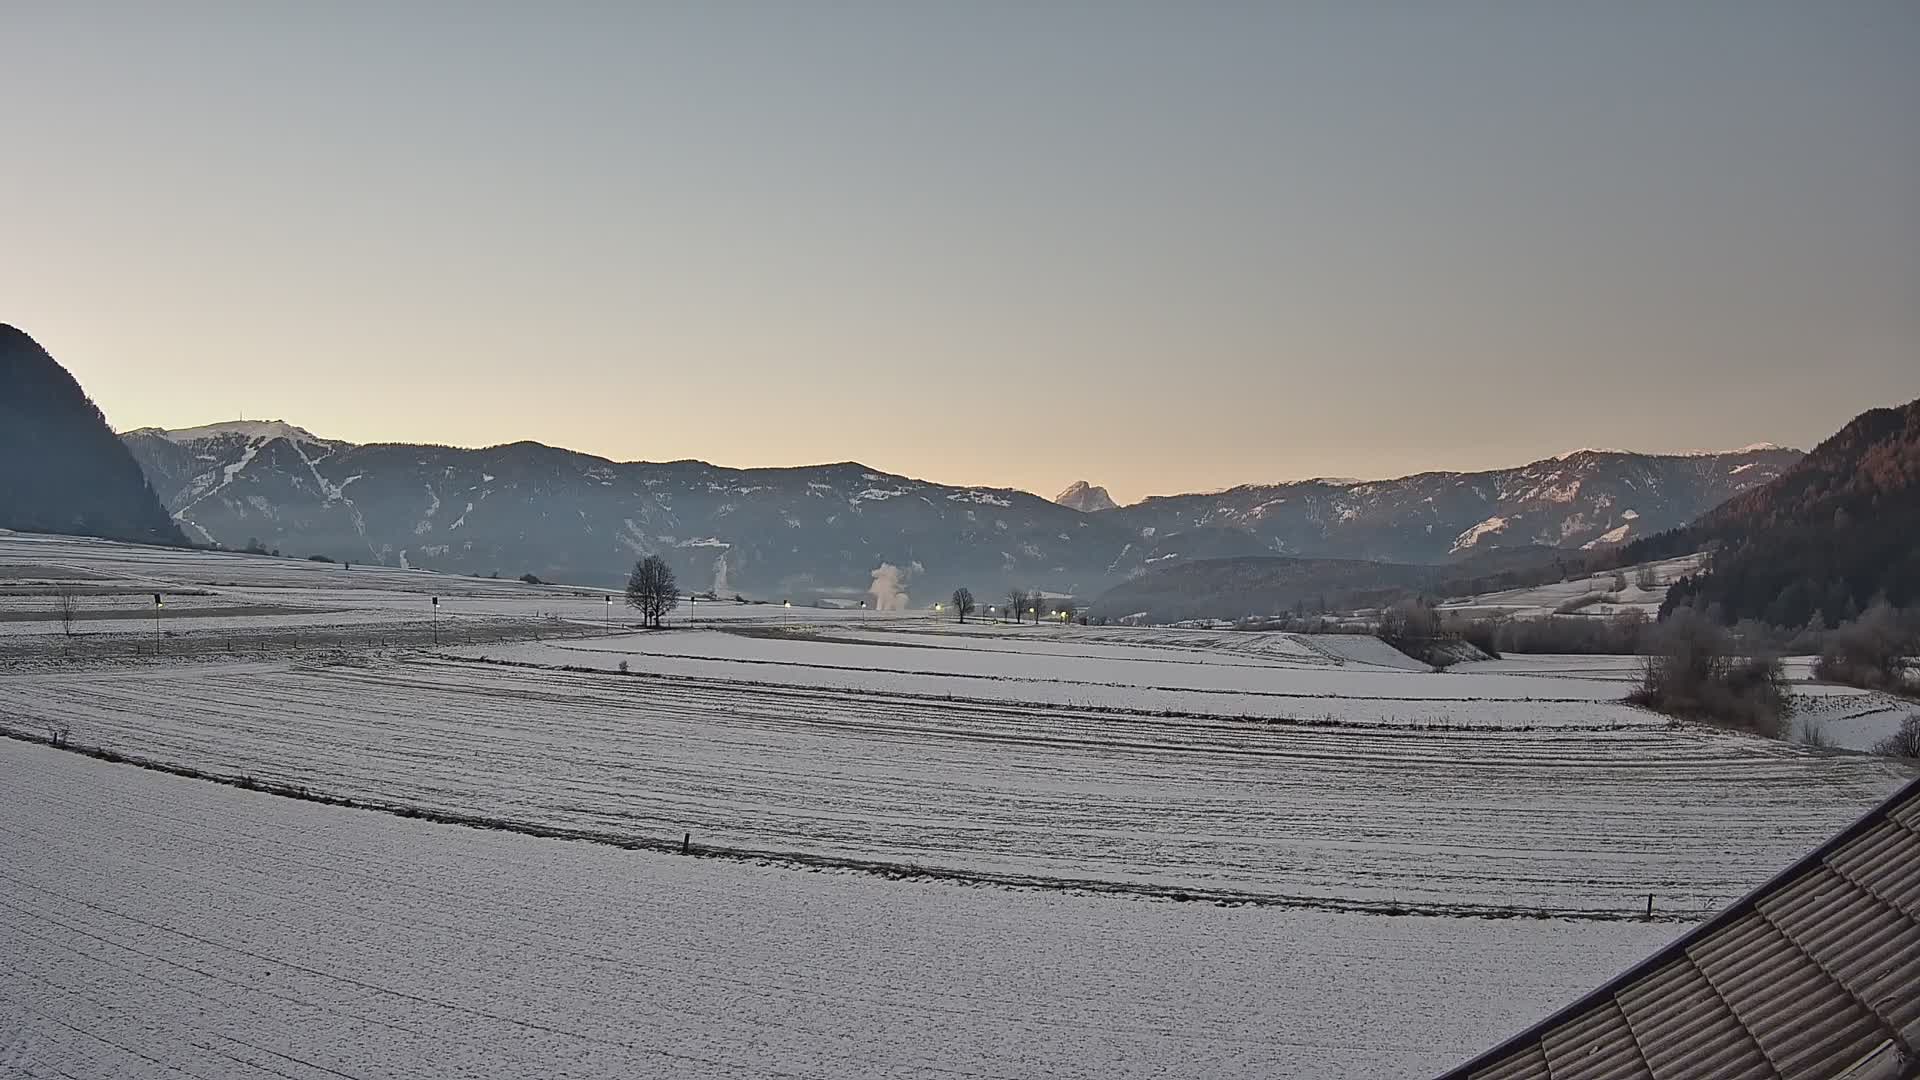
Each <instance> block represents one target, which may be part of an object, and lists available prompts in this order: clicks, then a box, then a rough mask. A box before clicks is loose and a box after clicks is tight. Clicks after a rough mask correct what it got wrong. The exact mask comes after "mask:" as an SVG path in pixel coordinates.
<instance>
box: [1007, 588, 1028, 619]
mask: <svg viewBox="0 0 1920 1080" xmlns="http://www.w3.org/2000/svg"><path fill="white" fill-rule="evenodd" d="M1026 613H1027V590H1025V589H1008V590H1007V614H1009V615H1011V616H1013V621H1014V622H1019V621H1020V620H1021V618H1022V617H1023V616H1025V615H1026Z"/></svg>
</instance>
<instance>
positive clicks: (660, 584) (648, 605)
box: [627, 555, 680, 626]
mask: <svg viewBox="0 0 1920 1080" xmlns="http://www.w3.org/2000/svg"><path fill="white" fill-rule="evenodd" d="M679 587H680V586H679V583H678V582H676V581H675V580H674V579H673V567H671V566H668V565H667V560H665V559H663V558H661V557H660V556H658V555H649V556H647V557H646V558H644V559H641V560H640V561H639V562H637V563H634V564H633V576H632V577H630V578H628V579H627V606H629V607H631V608H633V609H634V610H635V611H638V612H639V613H640V621H641V622H642V623H644V624H645V625H647V626H659V625H660V622H661V620H662V619H664V618H666V616H667V612H669V611H672V610H673V609H674V608H676V607H678V606H679V605H680V593H679Z"/></svg>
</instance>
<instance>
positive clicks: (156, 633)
mask: <svg viewBox="0 0 1920 1080" xmlns="http://www.w3.org/2000/svg"><path fill="white" fill-rule="evenodd" d="M162 606H163V605H162V603H161V600H160V594H159V593H154V594H153V652H154V655H155V656H158V655H159V654H160V608H161V607H162Z"/></svg>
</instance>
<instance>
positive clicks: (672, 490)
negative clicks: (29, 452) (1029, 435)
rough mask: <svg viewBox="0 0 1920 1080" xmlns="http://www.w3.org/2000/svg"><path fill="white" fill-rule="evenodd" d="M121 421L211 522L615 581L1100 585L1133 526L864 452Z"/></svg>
mask: <svg viewBox="0 0 1920 1080" xmlns="http://www.w3.org/2000/svg"><path fill="white" fill-rule="evenodd" d="M125 440H126V442H127V445H128V446H129V447H130V448H131V449H132V450H133V453H134V456H135V457H136V458H137V459H138V460H139V461H140V463H141V465H142V467H143V468H145V469H146V471H147V474H148V476H149V477H150V478H151V479H152V482H153V484H154V487H155V490H156V491H158V492H159V493H160V496H161V498H162V500H163V501H165V502H166V504H167V506H168V507H169V508H170V509H171V510H172V511H173V513H174V516H175V517H176V518H177V519H178V520H179V522H180V524H181V526H182V527H183V528H184V529H185V530H186V531H187V532H188V534H189V535H191V536H192V537H193V538H195V539H197V540H204V541H214V542H218V543H220V544H222V545H224V546H227V547H240V546H242V545H244V544H246V542H247V541H248V540H249V539H258V540H260V542H261V543H263V544H264V545H266V546H268V547H273V548H279V549H282V550H285V551H287V552H289V553H297V554H308V553H316V554H326V555H330V556H333V557H334V558H338V559H351V560H356V561H357V560H367V561H370V562H381V563H386V564H390V565H402V566H413V567H421V568H429V569H437V570H445V571H450V572H462V573H474V572H477V573H491V572H498V573H500V574H501V575H503V576H517V575H519V574H521V573H528V572H530V573H533V574H536V575H538V576H540V577H542V578H546V579H550V580H560V581H574V582H592V583H600V584H609V585H611V584H616V583H618V582H620V581H623V580H624V579H625V575H626V572H627V571H628V570H629V569H630V568H631V567H632V565H633V563H634V561H635V560H636V559H638V558H640V557H642V556H644V555H651V554H658V555H662V556H664V557H666V558H667V559H668V560H669V561H670V562H672V563H673V565H674V567H675V569H676V571H677V572H678V575H679V577H680V580H681V583H682V584H683V585H684V586H686V587H688V588H690V589H701V590H705V589H712V590H714V591H716V592H720V593H729V594H730V593H732V592H734V591H741V592H746V593H749V594H756V595H760V596H774V597H781V596H794V597H801V598H804V597H808V596H813V595H819V594H832V593H845V594H847V595H856V594H864V593H865V592H866V590H867V589H868V587H869V586H870V585H871V584H872V572H873V570H874V569H875V568H876V567H878V566H879V565H880V564H881V563H892V564H894V565H895V566H897V567H898V568H899V569H900V570H901V571H902V572H903V573H904V574H905V577H906V585H905V587H906V589H907V590H908V592H909V595H917V596H918V597H919V598H920V600H921V601H923V602H927V603H931V602H932V601H934V600H936V599H942V598H944V597H945V596H946V595H947V594H948V593H950V592H951V591H952V590H953V589H954V588H955V587H957V586H959V585H963V584H964V585H968V586H970V587H972V588H974V589H975V590H976V591H978V590H982V589H983V588H985V589H991V588H994V587H996V586H999V585H1000V584H1001V583H1003V582H1018V583H1020V584H1022V585H1034V586H1044V587H1046V588H1048V589H1051V590H1055V591H1060V592H1079V591H1090V590H1093V589H1096V588H1099V587H1103V586H1104V585H1105V584H1106V583H1107V582H1108V580H1109V577H1110V575H1109V574H1108V573H1107V572H1106V571H1105V569H1104V568H1105V566H1106V564H1107V562H1109V561H1111V559H1112V553H1113V552H1114V551H1116V550H1118V549H1120V548H1121V547H1124V546H1125V543H1126V538H1125V537H1124V535H1122V532H1123V529H1124V526H1123V525H1121V524H1120V523H1118V522H1107V521H1102V520H1099V519H1097V518H1094V517H1090V516H1088V515H1085V514H1081V513H1079V512H1077V511H1074V510H1070V509H1068V508H1066V507H1062V506H1056V505H1054V504H1053V503H1050V502H1048V501H1046V500H1045V499H1041V498H1038V497H1036V496H1034V495H1030V494H1027V493H1025V492H1020V491H1012V490H1003V489H993V488H980V487H948V486H944V485H940V484H932V483H927V482H924V481H919V480H913V479H910V478H908V477H904V476H895V475H892V474H889V473H882V472H878V471H876V470H873V469H870V468H867V467H866V466H863V465H858V464H854V463H851V462H848V463H842V464H836V465H818V466H808V467H802V468H785V469H726V468H720V467H717V466H713V465H707V464H705V463H702V462H697V461H676V462H664V463H654V462H633V463H622V462H613V461H608V460H606V459H605V458H599V457H593V456H590V455H587V454H578V453H574V452H572V451H568V450H560V449H556V448H553V447H549V446H543V445H540V444H537V443H527V442H523V443H513V444H510V445H506V446H496V447H490V448H487V449H483V450H466V449H456V448H452V447H443V446H411V445H401V444H374V445H365V446H359V445H354V444H351V443H345V442H339V441H335V440H329V439H322V438H318V437H315V436H313V435H311V434H309V433H308V432H306V431H304V430H303V429H300V428H297V427H293V426H291V425H287V424H279V423H274V424H259V425H254V424H219V425H213V426H212V427H209V428H202V429H196V430H195V431H188V432H166V431H158V430H153V429H145V430H140V431H134V432H129V433H127V435H126V436H125ZM1090 553H1091V554H1090ZM983 595H991V593H990V592H987V593H983Z"/></svg>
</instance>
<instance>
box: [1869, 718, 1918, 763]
mask: <svg viewBox="0 0 1920 1080" xmlns="http://www.w3.org/2000/svg"><path fill="white" fill-rule="evenodd" d="M1873 752H1874V753H1876V754H1885V755H1887V756H1888V757H1904V758H1920V713H1914V714H1913V715H1912V716H1909V717H1907V718H1906V719H1905V720H1902V721H1900V728H1899V730H1897V731H1895V732H1894V733H1893V734H1891V735H1889V736H1887V737H1886V738H1884V739H1881V740H1880V741H1879V742H1877V743H1874V744H1873Z"/></svg>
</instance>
